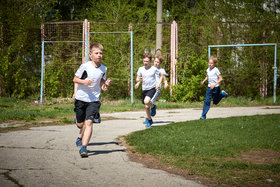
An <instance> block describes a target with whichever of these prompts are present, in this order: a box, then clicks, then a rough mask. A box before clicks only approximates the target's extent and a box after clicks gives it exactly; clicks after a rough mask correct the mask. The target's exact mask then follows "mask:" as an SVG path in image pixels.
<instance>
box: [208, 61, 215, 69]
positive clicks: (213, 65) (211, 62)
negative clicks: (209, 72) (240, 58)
mask: <svg viewBox="0 0 280 187" xmlns="http://www.w3.org/2000/svg"><path fill="white" fill-rule="evenodd" d="M208 66H209V67H210V69H213V68H214V67H215V63H214V62H213V60H212V59H210V60H209V62H208Z"/></svg>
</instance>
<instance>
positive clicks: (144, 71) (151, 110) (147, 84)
mask: <svg viewBox="0 0 280 187" xmlns="http://www.w3.org/2000/svg"><path fill="white" fill-rule="evenodd" d="M151 61H152V54H151V53H145V54H144V55H143V63H144V66H142V67H140V68H139V69H138V71H137V78H136V82H137V83H136V85H135V89H137V88H138V87H139V84H140V82H142V103H143V104H144V105H145V111H146V114H147V118H148V121H147V124H146V125H145V127H150V126H151V125H152V124H153V120H152V117H151V116H154V115H155V114H156V107H155V105H154V104H152V103H151V98H153V96H154V95H155V93H156V89H158V88H159V87H160V85H161V82H162V74H161V73H160V72H159V71H158V69H157V68H156V67H154V66H151ZM157 74H158V75H159V76H160V80H159V82H158V83H156V75H157Z"/></svg>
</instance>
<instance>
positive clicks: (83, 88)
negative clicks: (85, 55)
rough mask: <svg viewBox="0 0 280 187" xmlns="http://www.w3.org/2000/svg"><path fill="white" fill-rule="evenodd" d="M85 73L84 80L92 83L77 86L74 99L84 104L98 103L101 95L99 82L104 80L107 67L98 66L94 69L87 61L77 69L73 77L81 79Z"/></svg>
mask: <svg viewBox="0 0 280 187" xmlns="http://www.w3.org/2000/svg"><path fill="white" fill-rule="evenodd" d="M85 71H86V73H87V77H86V78H85V79H91V80H93V82H92V83H91V85H84V84H78V90H77V93H76V97H75V98H76V99H78V100H81V101H84V102H94V101H99V96H100V93H101V87H100V81H101V79H102V78H103V79H104V80H106V71H107V67H106V66H104V65H103V64H100V66H99V67H98V68H96V67H95V66H94V65H93V64H92V62H91V61H88V62H86V63H84V64H82V65H81V66H80V67H79V69H78V70H77V72H76V73H75V76H77V77H79V78H81V77H82V75H83V74H84V72H85Z"/></svg>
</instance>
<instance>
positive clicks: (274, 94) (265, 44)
mask: <svg viewBox="0 0 280 187" xmlns="http://www.w3.org/2000/svg"><path fill="white" fill-rule="evenodd" d="M249 46H274V66H273V70H274V81H273V82H274V84H273V102H274V103H275V102H276V88H277V76H278V74H277V44H276V43H264V44H233V45H208V58H210V56H211V48H223V47H249Z"/></svg>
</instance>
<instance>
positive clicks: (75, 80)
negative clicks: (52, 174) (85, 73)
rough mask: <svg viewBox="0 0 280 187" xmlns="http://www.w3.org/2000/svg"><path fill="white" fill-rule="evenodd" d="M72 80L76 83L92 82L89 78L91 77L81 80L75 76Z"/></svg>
mask: <svg viewBox="0 0 280 187" xmlns="http://www.w3.org/2000/svg"><path fill="white" fill-rule="evenodd" d="M73 82H74V83H77V84H84V85H90V84H91V83H92V82H93V80H91V79H85V80H82V79H80V78H79V77H77V76H75V77H74V79H73Z"/></svg>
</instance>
